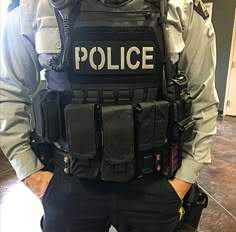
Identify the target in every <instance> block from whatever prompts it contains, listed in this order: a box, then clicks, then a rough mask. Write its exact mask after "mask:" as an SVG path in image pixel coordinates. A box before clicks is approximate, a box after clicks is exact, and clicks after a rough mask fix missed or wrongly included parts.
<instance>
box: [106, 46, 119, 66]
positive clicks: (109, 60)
mask: <svg viewBox="0 0 236 232" xmlns="http://www.w3.org/2000/svg"><path fill="white" fill-rule="evenodd" d="M119 68H120V67H119V65H118V64H112V63H111V47H108V48H107V69H108V70H119Z"/></svg>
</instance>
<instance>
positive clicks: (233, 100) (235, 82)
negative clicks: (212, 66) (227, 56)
mask: <svg viewBox="0 0 236 232" xmlns="http://www.w3.org/2000/svg"><path fill="white" fill-rule="evenodd" d="M231 54H232V55H231V57H232V59H231V61H230V66H229V83H228V96H227V102H226V115H231V116H236V11H235V17H234V29H233V39H232V46H231Z"/></svg>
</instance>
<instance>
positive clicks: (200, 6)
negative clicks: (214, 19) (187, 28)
mask: <svg viewBox="0 0 236 232" xmlns="http://www.w3.org/2000/svg"><path fill="white" fill-rule="evenodd" d="M193 9H194V10H195V11H196V12H197V13H198V14H200V15H201V16H202V17H203V18H204V19H207V18H208V17H209V13H208V11H207V9H206V7H205V5H204V3H203V2H202V0H193Z"/></svg>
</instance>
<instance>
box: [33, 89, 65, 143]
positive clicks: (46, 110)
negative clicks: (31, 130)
mask: <svg viewBox="0 0 236 232" xmlns="http://www.w3.org/2000/svg"><path fill="white" fill-rule="evenodd" d="M32 102H33V110H34V116H35V130H36V132H37V134H38V135H39V136H40V137H41V138H42V139H43V140H45V141H46V142H48V143H53V142H56V141H57V140H58V139H59V138H60V131H61V130H60V126H61V120H60V119H61V115H60V112H61V111H60V95H59V92H56V91H48V90H45V89H44V90H41V91H39V92H38V93H37V94H36V96H35V97H34V98H33V100H32Z"/></svg>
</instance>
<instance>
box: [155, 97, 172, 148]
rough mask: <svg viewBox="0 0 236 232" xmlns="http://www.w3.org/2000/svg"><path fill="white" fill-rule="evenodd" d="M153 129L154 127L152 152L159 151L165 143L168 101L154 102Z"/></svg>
mask: <svg viewBox="0 0 236 232" xmlns="http://www.w3.org/2000/svg"><path fill="white" fill-rule="evenodd" d="M154 104H155V127H154V139H153V148H154V150H156V149H159V148H160V147H162V146H163V145H164V144H165V143H166V136H167V126H168V113H169V102H168V101H155V102H154Z"/></svg>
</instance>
